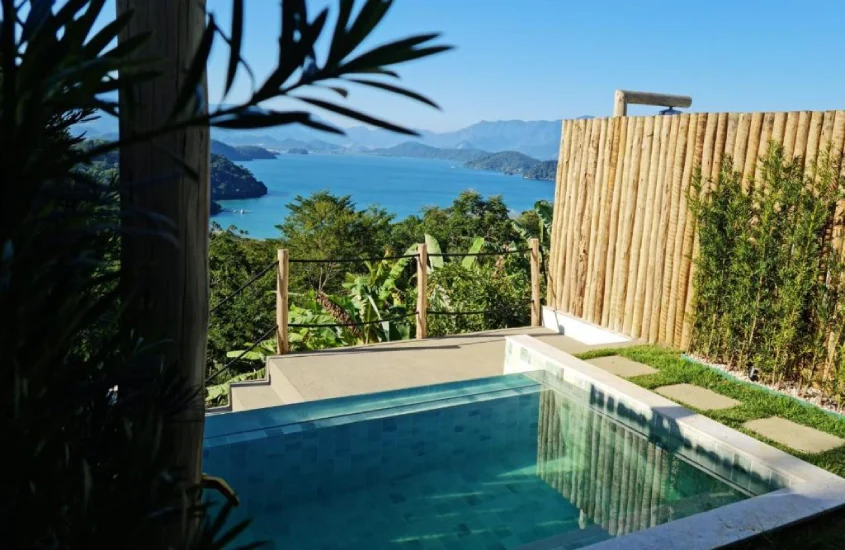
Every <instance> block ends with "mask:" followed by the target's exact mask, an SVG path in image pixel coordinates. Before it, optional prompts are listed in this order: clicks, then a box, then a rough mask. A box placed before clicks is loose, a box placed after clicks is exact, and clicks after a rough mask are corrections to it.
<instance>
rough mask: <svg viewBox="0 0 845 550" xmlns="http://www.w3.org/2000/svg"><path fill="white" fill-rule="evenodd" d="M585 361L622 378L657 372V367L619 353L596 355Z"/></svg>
mask: <svg viewBox="0 0 845 550" xmlns="http://www.w3.org/2000/svg"><path fill="white" fill-rule="evenodd" d="M587 362H588V363H590V364H593V365H595V366H597V367H599V368H602V369H604V370H606V371H607V372H609V373H611V374H615V375H616V376H620V377H622V378H631V377H633V376H641V375H643V374H651V373H653V372H657V369H655V368H654V367H649V366H648V365H643V364H642V363H637V362H636V361H631V360H630V359H628V358H627V357H622V356H621V355H609V356H607V357H596V358H595V359H588V360H587Z"/></svg>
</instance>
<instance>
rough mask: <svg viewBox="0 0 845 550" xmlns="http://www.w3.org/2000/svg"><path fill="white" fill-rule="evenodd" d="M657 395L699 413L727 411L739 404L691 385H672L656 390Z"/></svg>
mask: <svg viewBox="0 0 845 550" xmlns="http://www.w3.org/2000/svg"><path fill="white" fill-rule="evenodd" d="M654 391H656V392H657V393H659V394H660V395H662V396H664V397H668V398H669V399H671V400H672V401H677V402H678V403H681V404H683V405H689V406H690V407H695V408H696V409H698V410H700V411H712V410H716V409H729V408H731V407H736V406H737V405H740V404H741V403H740V402H739V401H737V400H736V399H731V398H730V397H726V396H724V395H722V394H719V393H716V392H714V391H712V390H708V389H707V388H702V387H699V386H694V385H692V384H673V385H671V386H661V387H659V388H657V389H656V390H654Z"/></svg>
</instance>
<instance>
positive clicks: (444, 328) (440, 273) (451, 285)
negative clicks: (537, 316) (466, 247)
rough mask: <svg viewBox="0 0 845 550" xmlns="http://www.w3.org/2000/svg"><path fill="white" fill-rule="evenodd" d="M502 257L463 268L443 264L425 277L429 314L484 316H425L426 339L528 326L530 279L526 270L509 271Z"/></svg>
mask: <svg viewBox="0 0 845 550" xmlns="http://www.w3.org/2000/svg"><path fill="white" fill-rule="evenodd" d="M504 258H509V257H507V256H503V257H502V260H499V261H496V262H493V263H490V264H487V263H485V264H482V265H479V264H476V265H475V266H473V267H466V266H464V265H463V264H462V263H461V262H446V263H445V264H444V265H443V266H442V267H440V268H438V269H436V270H434V271H433V272H432V274H431V276H430V278H429V288H430V292H431V294H430V296H429V310H430V311H434V312H444V313H447V312H448V313H456V312H475V311H484V312H485V313H482V314H472V315H466V314H463V315H448V314H436V313H435V314H429V316H428V332H429V336H445V335H448V334H458V333H462V332H477V331H481V330H491V329H497V328H506V327H518V326H526V325H528V324H529V322H530V315H531V310H530V307H529V304H528V298H529V297H530V296H531V280H530V278H529V275H528V273H527V271H526V270H524V269H509V268H508V265H509V263H510V260H505V259H504ZM510 258H512V257H510Z"/></svg>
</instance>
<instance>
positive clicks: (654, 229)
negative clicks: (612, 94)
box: [640, 116, 675, 339]
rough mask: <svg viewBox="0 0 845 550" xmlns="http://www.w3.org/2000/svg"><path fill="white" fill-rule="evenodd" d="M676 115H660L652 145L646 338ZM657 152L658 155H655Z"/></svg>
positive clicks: (646, 282) (652, 298)
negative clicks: (656, 137) (656, 143)
mask: <svg viewBox="0 0 845 550" xmlns="http://www.w3.org/2000/svg"><path fill="white" fill-rule="evenodd" d="M674 118H675V117H667V116H663V117H659V118H658V124H659V126H660V135H659V136H658V139H659V144H660V146H659V148H658V147H657V146H656V145H653V146H652V156H653V158H652V164H654V166H653V167H652V176H651V178H652V179H653V180H654V182H653V183H652V184H651V185H652V186H653V187H654V199H653V202H652V204H653V206H651V207H650V208H649V211H650V216H651V228H650V230H649V241H648V264H647V267H646V270H647V271H646V274H647V276H646V278H645V280H644V282H643V284H644V286H645V296H644V299H643V312H642V326H641V328H640V335H641V336H642V337H644V338H646V339H648V337H649V327H650V326H651V317H652V311H653V309H654V306H653V302H654V277H655V274H656V273H657V271H658V270H659V267H660V266H658V265H657V242H658V241H657V237H658V230H659V227H660V215H661V212H662V211H663V209H664V208H665V204H664V203H665V201H664V198H663V187H664V173H665V171H666V157H667V151H668V149H669V133H670V131H671V129H672V120H673V119H674ZM655 154H656V157H655V156H654V155H655Z"/></svg>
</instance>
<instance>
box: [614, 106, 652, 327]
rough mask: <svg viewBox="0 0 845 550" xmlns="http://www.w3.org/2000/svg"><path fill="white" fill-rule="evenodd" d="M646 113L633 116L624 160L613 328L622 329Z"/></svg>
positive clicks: (617, 242)
mask: <svg viewBox="0 0 845 550" xmlns="http://www.w3.org/2000/svg"><path fill="white" fill-rule="evenodd" d="M644 119H645V117H636V118H635V119H633V120H635V121H636V122H635V125H634V140H633V143H632V145H631V153H630V155H629V159H627V160H626V162H625V175H624V178H625V179H624V183H625V194H624V195H623V196H624V201H623V206H624V210H623V209H622V208H620V210H621V211H623V212H624V213H623V215H622V217H621V219H620V222H619V227H618V229H617V240H616V264H615V272H616V276H615V277H614V278H615V279H616V280H615V281H614V283H613V304H614V307H613V312H612V314H613V319H612V321H611V325H610V326H611V327H612V328H613V330H617V331H621V330H622V327H623V324H624V319H625V294H626V292H627V290H628V264H629V263H630V261H631V238H632V235H631V232H632V231H633V227H634V213H635V212H636V207H637V187H638V183H639V179H638V178H639V170H640V157H641V156H642V142H643V131H644V129H645V120H644Z"/></svg>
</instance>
